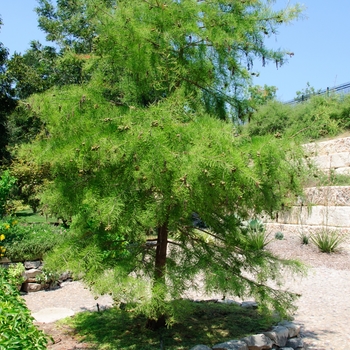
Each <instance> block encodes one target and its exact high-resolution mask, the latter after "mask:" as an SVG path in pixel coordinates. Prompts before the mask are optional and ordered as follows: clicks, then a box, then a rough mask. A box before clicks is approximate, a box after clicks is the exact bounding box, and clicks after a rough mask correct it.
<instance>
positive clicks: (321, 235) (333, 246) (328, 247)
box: [310, 229, 345, 253]
mask: <svg viewBox="0 0 350 350" xmlns="http://www.w3.org/2000/svg"><path fill="white" fill-rule="evenodd" d="M310 238H311V240H312V242H313V243H315V244H316V246H317V247H318V248H319V249H320V251H321V252H323V253H333V252H334V251H336V250H337V249H338V247H339V245H340V244H341V243H342V242H343V241H344V240H345V236H343V235H341V234H340V233H339V232H337V231H331V230H327V229H324V230H321V231H318V232H316V233H314V234H313V235H311V236H310Z"/></svg>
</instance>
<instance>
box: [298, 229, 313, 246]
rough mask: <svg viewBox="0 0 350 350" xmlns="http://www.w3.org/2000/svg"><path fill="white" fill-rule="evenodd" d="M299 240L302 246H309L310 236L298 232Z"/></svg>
mask: <svg viewBox="0 0 350 350" xmlns="http://www.w3.org/2000/svg"><path fill="white" fill-rule="evenodd" d="M299 238H300V241H301V243H302V244H309V241H310V236H309V235H308V234H307V233H305V232H300V234H299Z"/></svg>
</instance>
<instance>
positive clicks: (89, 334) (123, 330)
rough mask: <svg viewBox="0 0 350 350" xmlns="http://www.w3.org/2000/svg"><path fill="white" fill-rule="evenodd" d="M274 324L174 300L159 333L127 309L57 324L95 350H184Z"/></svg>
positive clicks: (232, 309) (232, 308)
mask: <svg viewBox="0 0 350 350" xmlns="http://www.w3.org/2000/svg"><path fill="white" fill-rule="evenodd" d="M276 321H277V320H276V319H273V318H272V317H271V316H270V315H268V314H263V313H261V312H259V310H253V309H245V308H242V307H240V306H238V305H234V304H221V303H210V302H208V303H194V302H192V301H189V300H178V301H177V303H176V312H175V316H174V324H173V326H172V327H171V328H166V329H163V330H161V331H160V332H153V331H150V330H149V329H147V328H146V327H145V323H146V318H145V317H144V316H142V315H139V314H138V313H136V312H135V311H134V310H133V308H132V306H130V305H127V306H126V309H125V310H120V309H117V308H112V309H108V310H106V311H103V312H82V313H78V314H76V315H75V316H74V317H73V318H69V319H68V318H67V319H65V320H63V322H62V321H61V322H62V323H64V324H68V326H69V327H72V329H73V330H74V333H75V334H78V335H79V336H81V337H83V340H84V342H88V343H91V347H96V349H105V350H107V349H110V350H112V349H125V350H132V349H133V350H134V349H143V350H146V349H148V350H153V349H154V350H156V349H157V350H158V349H159V348H160V341H162V343H163V347H164V349H167V350H185V349H190V348H192V347H193V346H195V345H197V344H206V345H207V346H213V345H214V344H217V343H221V342H223V341H228V340H231V339H240V338H242V337H244V336H247V335H251V334H256V332H263V331H267V330H269V329H271V328H272V326H273V325H274V324H275V322H276Z"/></svg>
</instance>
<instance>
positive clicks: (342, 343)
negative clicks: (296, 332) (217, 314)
mask: <svg viewBox="0 0 350 350" xmlns="http://www.w3.org/2000/svg"><path fill="white" fill-rule="evenodd" d="M269 249H271V250H273V251H274V252H276V253H278V254H279V255H281V257H284V258H297V259H300V260H302V261H303V262H305V263H306V264H308V265H309V266H310V269H309V274H308V276H306V277H304V278H302V279H301V278H298V279H296V280H295V281H292V280H288V281H287V282H286V285H285V287H286V288H288V289H290V290H291V291H294V292H296V293H299V294H301V297H300V298H299V299H298V301H297V306H298V310H297V312H296V314H295V315H294V321H295V322H297V323H300V324H301V325H302V336H303V337H304V341H305V343H306V344H307V345H308V348H309V349H315V350H346V349H349V348H350V345H349V344H350V331H349V321H350V244H349V242H347V243H345V244H344V245H343V249H342V250H341V252H340V253H335V254H325V253H319V252H318V251H317V249H316V248H315V247H314V246H312V245H311V244H309V245H301V244H300V241H299V238H298V237H297V236H295V235H293V234H286V235H285V238H284V239H283V240H281V241H274V242H273V243H271V244H270V245H269ZM23 297H24V299H25V300H26V303H27V305H28V307H29V309H30V310H31V311H32V313H36V312H38V311H40V310H42V309H46V308H52V307H60V308H62V307H63V308H68V309H71V310H73V311H74V312H80V311H85V310H96V309H97V307H96V304H97V303H98V304H99V306H100V308H101V309H103V308H105V307H109V306H111V305H112V300H111V298H110V297H109V296H103V297H100V298H98V299H95V298H94V296H93V295H92V294H91V292H90V291H89V290H88V289H86V288H84V285H83V284H82V283H80V282H68V283H65V284H63V286H62V288H59V289H57V290H54V291H48V292H45V291H42V292H37V293H30V294H28V295H25V296H23ZM210 297H212V296H210ZM55 349H56V348H55ZM57 349H59V348H57ZM60 349H61V348H60ZM62 349H63V348H62Z"/></svg>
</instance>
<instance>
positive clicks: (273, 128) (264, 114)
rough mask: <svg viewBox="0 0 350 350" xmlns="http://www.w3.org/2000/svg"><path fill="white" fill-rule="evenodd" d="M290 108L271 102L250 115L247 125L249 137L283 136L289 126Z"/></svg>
mask: <svg viewBox="0 0 350 350" xmlns="http://www.w3.org/2000/svg"><path fill="white" fill-rule="evenodd" d="M291 114H292V107H291V106H289V105H284V104H283V103H281V102H277V101H271V102H269V103H267V104H266V105H264V106H262V107H260V108H259V109H258V111H257V112H256V113H254V114H253V115H252V118H251V122H250V124H249V127H248V129H249V134H250V135H252V136H253V135H266V134H275V133H280V134H283V133H284V132H285V130H286V129H287V128H288V127H289V126H290V124H291V118H290V117H291Z"/></svg>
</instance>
